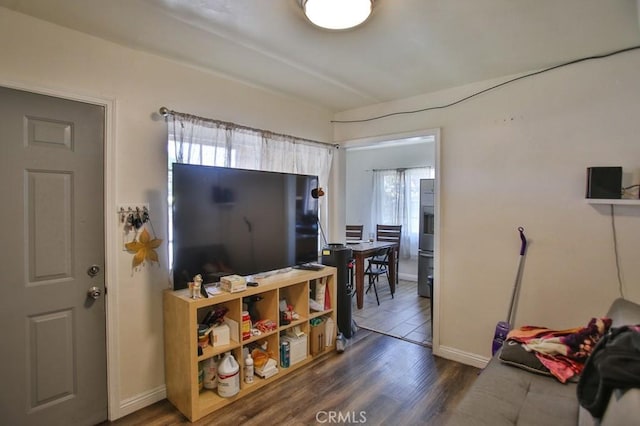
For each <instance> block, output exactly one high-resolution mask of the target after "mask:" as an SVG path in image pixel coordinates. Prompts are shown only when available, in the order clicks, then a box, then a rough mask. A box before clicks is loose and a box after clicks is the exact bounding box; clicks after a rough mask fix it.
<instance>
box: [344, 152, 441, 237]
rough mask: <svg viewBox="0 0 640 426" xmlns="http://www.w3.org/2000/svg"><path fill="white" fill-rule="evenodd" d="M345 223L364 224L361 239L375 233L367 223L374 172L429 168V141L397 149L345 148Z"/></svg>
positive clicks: (432, 158) (430, 163)
mask: <svg viewBox="0 0 640 426" xmlns="http://www.w3.org/2000/svg"><path fill="white" fill-rule="evenodd" d="M346 157H347V164H346V189H345V191H346V192H345V194H346V199H347V204H348V208H347V212H346V222H347V223H349V224H364V234H363V235H364V237H365V238H366V237H367V236H368V235H369V233H370V232H375V231H376V230H375V225H374V224H372V223H371V200H372V198H373V192H372V190H373V186H372V184H373V180H372V179H373V173H372V171H373V170H374V169H397V168H411V167H429V166H431V167H433V166H434V165H435V158H434V157H435V146H434V143H433V142H422V143H417V144H411V145H399V146H397V147H393V146H391V147H389V146H385V147H381V148H376V147H375V145H374V146H373V147H368V148H357V149H347V151H346Z"/></svg>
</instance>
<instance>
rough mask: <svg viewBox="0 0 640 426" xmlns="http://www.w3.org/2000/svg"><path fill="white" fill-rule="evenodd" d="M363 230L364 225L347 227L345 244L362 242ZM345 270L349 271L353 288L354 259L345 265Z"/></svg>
mask: <svg viewBox="0 0 640 426" xmlns="http://www.w3.org/2000/svg"><path fill="white" fill-rule="evenodd" d="M363 228H364V225H347V229H346V232H347V233H346V236H347V242H349V241H362V231H363ZM347 268H348V269H349V279H350V284H351V286H352V288H353V285H354V282H353V275H354V273H355V269H356V264H355V259H350V260H349V263H348V264H347Z"/></svg>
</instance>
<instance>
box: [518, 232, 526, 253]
mask: <svg viewBox="0 0 640 426" xmlns="http://www.w3.org/2000/svg"><path fill="white" fill-rule="evenodd" d="M518 232H520V240H522V245H521V246H520V256H524V252H525V250H526V249H527V239H526V238H525V236H524V228H523V227H522V226H519V227H518Z"/></svg>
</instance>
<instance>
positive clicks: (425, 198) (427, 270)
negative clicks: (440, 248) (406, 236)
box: [418, 179, 435, 298]
mask: <svg viewBox="0 0 640 426" xmlns="http://www.w3.org/2000/svg"><path fill="white" fill-rule="evenodd" d="M434 211H435V179H421V180H420V228H419V237H418V295H419V296H423V297H429V298H430V297H431V296H432V292H433V253H434V232H435V223H434Z"/></svg>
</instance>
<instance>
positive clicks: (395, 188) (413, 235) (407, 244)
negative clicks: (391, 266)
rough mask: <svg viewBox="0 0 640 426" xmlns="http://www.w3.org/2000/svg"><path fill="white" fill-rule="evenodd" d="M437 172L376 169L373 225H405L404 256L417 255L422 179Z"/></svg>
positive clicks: (430, 169)
mask: <svg viewBox="0 0 640 426" xmlns="http://www.w3.org/2000/svg"><path fill="white" fill-rule="evenodd" d="M434 175H435V172H434V169H433V167H416V168H409V169H387V170H374V171H373V184H372V186H373V198H372V204H371V224H372V226H373V229H374V230H375V226H376V225H377V224H380V225H402V239H401V241H400V257H401V258H404V259H408V258H410V257H411V256H417V254H418V238H419V235H418V234H419V232H420V230H419V227H420V218H419V215H420V179H428V178H433V177H434Z"/></svg>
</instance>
